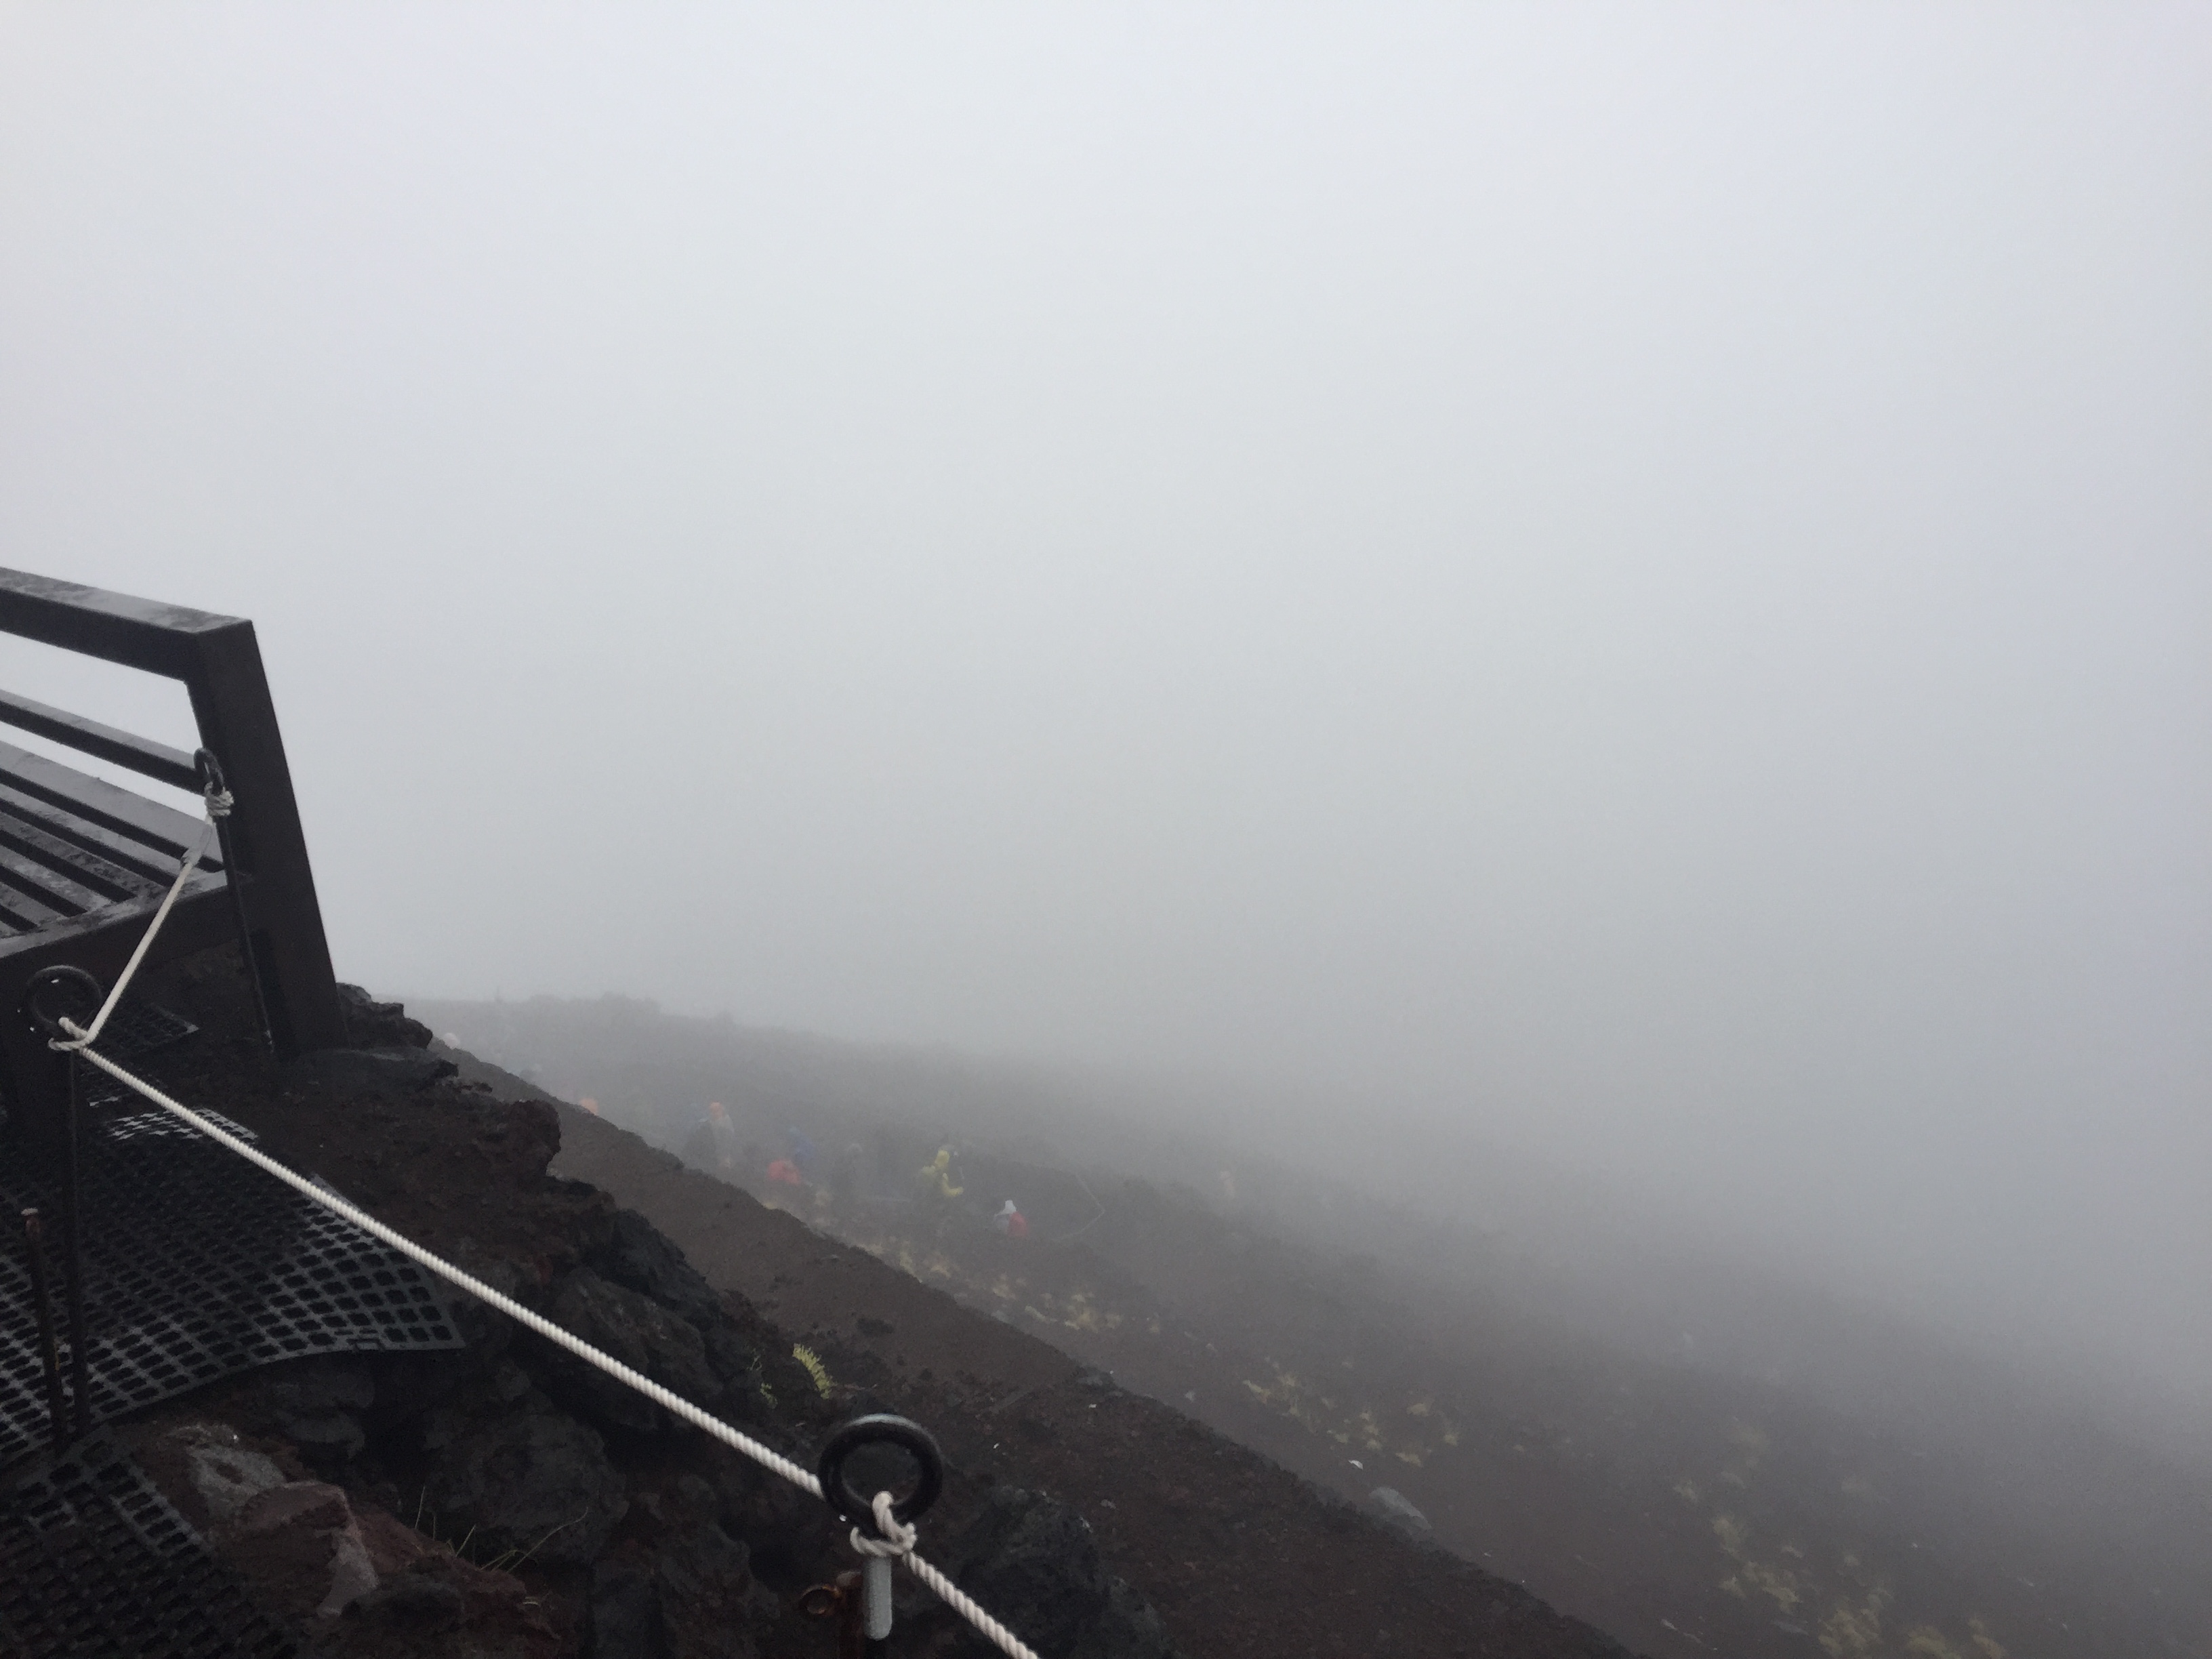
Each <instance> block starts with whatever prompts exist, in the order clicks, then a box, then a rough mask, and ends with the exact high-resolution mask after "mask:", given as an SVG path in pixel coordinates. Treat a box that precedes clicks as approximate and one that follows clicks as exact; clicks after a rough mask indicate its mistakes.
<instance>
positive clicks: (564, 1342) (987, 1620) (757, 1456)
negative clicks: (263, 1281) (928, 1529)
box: [46, 787, 1095, 1659]
mask: <svg viewBox="0 0 2212 1659" xmlns="http://www.w3.org/2000/svg"><path fill="white" fill-rule="evenodd" d="M204 793H205V795H206V798H207V814H208V821H207V828H206V829H204V830H202V831H201V832H200V838H199V840H198V842H197V843H196V844H195V845H194V846H193V848H192V850H191V853H190V854H187V855H186V856H185V861H184V863H183V864H182V865H181V866H179V868H178V870H177V878H176V880H175V881H173V882H172V883H171V884H169V890H168V892H167V894H165V895H164V896H162V899H161V906H160V908H157V909H156V910H155V912H154V919H153V921H150V922H149V923H148V924H147V926H146V932H145V933H144V934H143V936H142V937H141V938H140V939H139V941H138V948H137V950H136V951H132V952H131V960H130V961H129V962H127V963H125V964H124V968H123V972H122V973H121V975H118V977H117V979H116V981H115V988H114V989H113V990H112V991H110V992H109V993H108V994H107V1000H106V1002H104V1003H102V1004H100V1012H98V1013H97V1014H94V1016H93V1019H92V1024H90V1025H88V1026H84V1025H79V1024H77V1023H76V1021H75V1020H73V1019H70V1018H62V1019H60V1020H58V1021H57V1022H56V1023H57V1024H59V1025H60V1026H61V1028H62V1029H63V1030H64V1031H67V1032H68V1033H69V1034H70V1035H69V1036H68V1037H67V1038H66V1039H64V1038H61V1037H55V1038H53V1039H52V1040H51V1041H50V1042H48V1043H47V1045H46V1046H47V1047H48V1048H52V1049H55V1050H57V1051H58V1052H59V1053H62V1054H80V1055H82V1057H83V1058H84V1059H86V1060H90V1061H91V1062H92V1063H93V1064H94V1066H99V1067H100V1070H101V1071H103V1072H105V1073H107V1074H108V1076H110V1077H112V1078H113V1079H115V1080H116V1081H117V1082H118V1083H120V1084H123V1085H126V1086H127V1087H129V1088H131V1089H135V1090H137V1091H138V1092H139V1093H140V1094H142V1095H143V1096H145V1097H146V1098H147V1099H149V1100H150V1101H152V1102H153V1103H155V1105H156V1106H159V1107H161V1109H163V1110H164V1111H167V1112H169V1113H172V1114H173V1115H175V1116H177V1117H179V1118H181V1119H182V1120H183V1121H185V1122H186V1123H188V1124H190V1125H191V1127H193V1128H195V1129H197V1131H199V1133H202V1134H204V1135H205V1136H206V1137H207V1138H208V1139H210V1140H212V1141H214V1142H216V1144H217V1145H218V1146H225V1147H228V1149H229V1150H230V1151H232V1152H236V1153H237V1154H238V1155H239V1156H240V1158H244V1159H245V1160H246V1162H247V1163H249V1164H252V1165H253V1166H254V1167H255V1168H256V1169H258V1170H261V1171H263V1172H264V1174H267V1175H272V1176H276V1179H277V1180H279V1181H281V1182H283V1183H284V1184H285V1185H286V1186H288V1187H289V1188H292V1189H293V1191H295V1192H296V1193H299V1194H301V1195H302V1196H304V1197H307V1198H310V1199H313V1200H314V1201H315V1202H316V1203H318V1204H319V1205H321V1206H323V1207H324V1208H325V1209H326V1210H328V1211H330V1212H332V1213H333V1214H336V1215H340V1216H343V1217H344V1218H345V1219H347V1220H348V1221H350V1222H351V1223H353V1225H355V1226H356V1227H358V1228H360V1229H361V1230H362V1231H363V1232H365V1233H367V1234H368V1235H369V1236H370V1237H373V1238H377V1239H380V1240H382V1241H383V1242H384V1243H386V1244H388V1245H390V1246H391V1247H392V1249H395V1250H397V1251H398V1252H399V1254H400V1255H404V1256H405V1257H406V1258H407V1259H408V1260H409V1261H412V1262H415V1263H416V1265H418V1266H420V1267H428V1269H429V1270H430V1271H431V1272H432V1273H435V1274H437V1275H438V1277H439V1278H441V1279H444V1280H446V1281H447V1283H448V1284H451V1285H458V1286H459V1288H460V1289H462V1290H465V1291H467V1292H468V1293H469V1294H470V1295H471V1296H472V1297H476V1298H477V1300H478V1301H479V1302H482V1303H483V1304H486V1305H487V1306H489V1307H493V1308H496V1309H498V1310H499V1311H500V1312H501V1313H503V1314H505V1315H506V1316H507V1317H508V1318H510V1319H513V1320H514V1321H516V1322H518V1323H520V1324H522V1325H525V1326H526V1327H528V1328H530V1329H531V1330H533V1331H535V1332H537V1333H538V1335H540V1336H542V1337H544V1339H545V1340H547V1341H549V1342H553V1343H556V1344H558V1345H559V1346H562V1347H563V1348H566V1349H567V1350H568V1352H570V1353H573V1354H574V1355H575V1356H576V1357H577V1358H579V1359H581V1360H583V1361H585V1362H586V1364H592V1365H596V1366H597V1367H598V1368H599V1370H603V1371H605V1373H606V1374H607V1375H608V1376H611V1377H613V1378H614V1379H615V1380H616V1381H617V1383H624V1384H627V1385H628V1386H629V1387H630V1388H632V1389H636V1390H637V1392H638V1393H640V1394H641V1395H644V1396H645V1397H646V1398H647V1400H650V1401H653V1404H655V1405H656V1406H659V1407H661V1408H662V1409H663V1410H665V1411H667V1412H670V1413H673V1414H674V1415H676V1416H677V1417H679V1418H681V1419H683V1420H684V1421H685V1422H686V1423H689V1424H690V1425H691V1426H692V1427H694V1428H696V1429H700V1430H703V1431H705V1432H706V1433H708V1434H710V1435H712V1436H713V1437H714V1438H715V1439H717V1440H719V1441H720V1442H721V1443H723V1444H724V1445H726V1446H728V1447H730V1448H731V1449H732V1450H735V1451H740V1452H743V1453H744V1455H746V1456H747V1457H750V1458H751V1459H752V1460H753V1462H756V1463H758V1464H759V1465H760V1466H761V1467H762V1468H765V1469H769V1470H771V1471H773V1472H774V1473H775V1474H780V1475H781V1476H782V1477H783V1478H784V1479H785V1480H788V1481H790V1482H791V1484H792V1485H793V1486H797V1487H798V1488H799V1490H800V1491H802V1492H811V1493H812V1494H813V1495H814V1496H815V1497H817V1498H819V1497H821V1496H822V1482H821V1480H819V1479H818V1478H817V1476H816V1475H815V1474H814V1473H813V1471H812V1470H811V1469H807V1468H802V1467H801V1466H800V1465H799V1464H797V1463H794V1462H792V1461H791V1460H790V1459H789V1458H787V1457H786V1456H784V1455H782V1454H781V1452H778V1451H775V1450H773V1449H770V1448H769V1447H767V1446H763V1444H761V1443H760V1442H759V1441H757V1440H756V1439H754V1438H753V1437H751V1436H750V1435H747V1434H741V1433H739V1432H738V1431H737V1430H735V1429H733V1428H732V1427H731V1426H730V1425H728V1424H726V1423H725V1422H723V1421H722V1420H721V1419H719V1418H716V1417H710V1416H709V1415H708V1413H705V1412H703V1411H701V1410H700V1409H699V1407H696V1406H695V1405H693V1404H692V1403H691V1402H690V1401H688V1400H686V1399H684V1397H683V1396H682V1395H678V1394H673V1393H671V1392H670V1391H669V1390H668V1389H665V1388H663V1387H661V1385H660V1384H659V1383H656V1382H654V1381H653V1379H652V1378H651V1377H649V1376H646V1375H645V1374H644V1373H642V1372H641V1371H635V1370H631V1369H630V1368H629V1366H627V1365H625V1364H623V1363H622V1361H620V1360H619V1359H617V1358H614V1357H613V1356H612V1355H611V1354H605V1353H601V1352H599V1350H598V1349H597V1348H595V1347H593V1346H592V1345H591V1344H590V1343H588V1342H586V1341H584V1340H582V1339H581V1338H580V1337H576V1336H572V1335H570V1334H568V1332H567V1331H564V1330H562V1328H560V1327H559V1326H558V1325H556V1324H555V1323H554V1322H552V1321H551V1320H550V1319H548V1318H546V1317H545V1316H544V1315H543V1314H539V1313H536V1312H533V1311H532V1310H530V1309H528V1308H526V1307H524V1306H523V1305H522V1304H520V1302H517V1301H516V1300H515V1299H514V1298H513V1297H511V1296H507V1295H504V1294H502V1293H501V1292H500V1291H495V1290H494V1289H493V1288H492V1287H491V1286H490V1285H487V1284H485V1283H484V1282H483V1280H482V1279H477V1278H476V1277H475V1276H474V1275H472V1274H470V1273H463V1272H462V1271H461V1270H460V1269H459V1267H454V1266H453V1264H452V1263H451V1262H449V1261H445V1260H443V1259H442V1258H441V1257H439V1256H435V1255H431V1253H430V1252H429V1251H428V1250H426V1249H423V1248H422V1246H421V1245H420V1244H417V1243H415V1242H414V1241H413V1240H412V1239H410V1238H409V1237H406V1236H405V1235H404V1234H403V1233H398V1232H395V1231H392V1229H391V1228H389V1227H387V1226H386V1225H384V1224H383V1223H382V1222H381V1221H379V1220H378V1219H377V1218H375V1217H374V1216H373V1215H370V1214H369V1213H368V1212H367V1211H365V1210H360V1209H356V1208H355V1207H354V1206H352V1205H351V1204H349V1203H347V1202H346V1200H344V1199H343V1198H340V1197H339V1196H338V1195H337V1194H336V1193H333V1192H329V1191H326V1190H325V1188H320V1187H318V1186H317V1185H315V1183H314V1182H312V1181H309V1180H307V1178H306V1177H305V1176H301V1175H299V1174H297V1173H296V1172H295V1171H293V1170H288V1169H286V1168H285V1167H284V1166H283V1164H279V1163H278V1162H277V1161H276V1159H275V1158H271V1157H270V1156H269V1155H268V1154H267V1153H266V1152H263V1151H261V1150H260V1149H259V1148H258V1147H256V1146H249V1145H248V1144H247V1143H246V1142H245V1141H243V1140H240V1139H239V1138H238V1137H237V1136H236V1135H234V1134H232V1133H229V1132H228V1131H227V1130H224V1129H222V1128H219V1127H216V1125H215V1124H213V1123H211V1122H210V1121H208V1120H207V1119H206V1118H204V1117H202V1116H201V1115H199V1114H198V1113H197V1112H195V1111H194V1110H192V1109H191V1107H189V1106H184V1105H180V1104H179V1103H177V1102H176V1101H173V1100H172V1099H170V1098H169V1097H168V1096H167V1095H165V1094H163V1093H162V1092H161V1091H160V1090H159V1089H156V1088H155V1087H154V1085H152V1084H150V1083H148V1082H146V1081H145V1080H144V1079H140V1078H136V1077H133V1076H131V1073H128V1072H126V1071H125V1070H124V1069H123V1068H122V1067H121V1066H118V1065H117V1064H116V1063H115V1062H114V1061H113V1060H110V1059H109V1058H108V1057H107V1056H106V1054H99V1053H96V1052H94V1049H93V1048H92V1047H91V1044H92V1042H93V1040H94V1038H96V1037H97V1036H99V1035H100V1028H101V1027H102V1026H104V1025H106V1024H107V1017H108V1016H109V1015H110V1014H112V1013H113V1012H115V1005H116V1004H117V1003H118V1002H120V1001H121V1000H123V993H124V990H125V987H127V986H129V984H130V983H131V975H134V974H136V973H137V971H138V965H139V963H142V962H143V961H144V960H145V959H146V952H147V951H148V950H149V949H150V948H151V947H152V945H153V943H154V936H155V934H156V933H160V932H161V924H162V923H163V922H165V921H167V920H168V919H169V911H170V909H171V908H172V907H173V906H174V905H175V903H176V902H177V895H178V894H179V893H181V892H183V891H184V890H185V882H186V881H187V880H188V879H189V878H191V873H192V871H193V870H194V869H195V868H196V867H197V866H198V864H199V861H200V860H201V858H202V857H203V856H204V854H206V852H207V846H208V842H209V840H210V837H212V836H214V834H215V833H216V822H217V820H219V819H222V818H226V817H229V816H230V812H231V808H232V806H233V805H234V801H233V799H232V797H231V794H230V792H229V791H228V790H226V789H216V788H214V787H210V788H208V789H207V790H206V791H205V792H204ZM230 878H231V879H232V880H233V881H235V880H236V879H237V878H238V877H237V872H235V871H233V872H230ZM1094 1201H1095V1200H1094ZM875 1514H876V1522H877V1525H878V1526H879V1527H880V1528H882V1529H883V1533H884V1538H885V1539H888V1540H890V1542H889V1543H884V1542H879V1541H877V1540H875V1539H864V1538H863V1537H862V1536H861V1535H860V1528H858V1527H855V1528H853V1547H854V1549H856V1550H858V1551H859V1552H860V1553H861V1554H863V1555H866V1556H872V1557H876V1558H878V1559H885V1558H891V1557H896V1558H898V1559H902V1560H904V1561H905V1563H906V1565H907V1568H908V1571H911V1572H912V1573H913V1574H914V1576H915V1577H917V1578H919V1579H921V1582H922V1583H925V1584H927V1585H928V1586H929V1588H930V1589H933V1590H934V1591H936V1592H937V1594H938V1595H939V1597H940V1598H941V1599H942V1600H943V1601H945V1604H946V1605H947V1606H949V1607H951V1608H952V1609H953V1611H954V1612H956V1613H958V1614H959V1615H960V1616H961V1617H962V1618H963V1619H965V1620H967V1621H968V1622H969V1624H971V1625H973V1626H975V1628H976V1629H977V1630H979V1631H981V1632H982V1633H983V1634H984V1635H985V1636H987V1637H988V1638H991V1640H992V1641H993V1642H994V1643H995V1644H997V1645H998V1647H999V1650H1000V1651H1001V1652H1002V1653H1005V1654H1006V1655H1007V1656H1009V1659H1037V1655H1036V1650H1034V1649H1032V1648H1031V1647H1030V1645H1029V1644H1027V1643H1025V1642H1024V1641H1023V1640H1022V1639H1021V1638H1019V1637H1018V1636H1016V1635H1015V1634H1014V1633H1013V1632H1012V1631H1010V1630H1008V1629H1007V1628H1006V1626H1004V1625H1002V1624H1000V1622H999V1621H998V1620H995V1619H994V1618H993V1617H991V1615H990V1614H989V1613H986V1612H984V1611H983V1609H982V1608H981V1607H978V1606H977V1605H976V1604H975V1601H973V1600H972V1599H971V1598H970V1597H969V1595H967V1593H966V1592H965V1591H963V1589H961V1588H960V1587H959V1586H958V1585H957V1584H956V1583H953V1582H952V1581H951V1579H950V1578H947V1577H945V1575H944V1574H943V1573H941V1572H939V1571H938V1570H937V1569H936V1568H935V1567H933V1566H932V1565H930V1564H929V1563H928V1562H927V1561H925V1560H923V1559H921V1557H920V1556H919V1555H916V1554H915V1553H914V1546H915V1537H916V1536H917V1534H916V1533H915V1529H914V1528H912V1527H910V1526H906V1525H904V1524H902V1522H899V1521H898V1519H897V1518H896V1516H894V1515H893V1514H892V1513H891V1495H890V1493H889V1492H878V1493H877V1494H876V1501H875Z"/></svg>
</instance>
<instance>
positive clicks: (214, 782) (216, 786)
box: [192, 749, 276, 1054]
mask: <svg viewBox="0 0 2212 1659" xmlns="http://www.w3.org/2000/svg"><path fill="white" fill-rule="evenodd" d="M192 760H193V763H195V764H196V765H197V766H198V768H199V770H200V779H201V781H202V783H203V785H204V787H205V788H206V789H207V791H208V792H209V793H211V794H225V793H228V789H227V787H225V785H224V783H223V781H222V762H221V761H219V760H217V759H216V757H215V753H214V751H213V750H207V749H203V750H199V751H198V752H197V753H196V754H195V755H193V757H192ZM215 842H216V848H217V850H218V851H220V852H221V853H222V880H223V885H224V886H226V887H228V888H229V889H230V903H231V908H232V909H234V910H235V911H236V912H237V913H238V954H239V958H240V961H242V962H243V963H245V964H246V983H247V984H248V985H250V986H252V987H253V1012H254V1016H255V1018H258V1019H259V1020H260V1022H261V1041H262V1042H263V1043H264V1045H265V1046H266V1047H267V1048H268V1050H269V1052H270V1054H275V1053H276V1027H275V1026H273V1025H271V1024H270V1023H269V999H268V996H267V994H265V993H264V991H263V990H262V988H261V969H260V967H259V964H258V963H256V962H255V961H254V959H253V927H252V923H251V922H249V921H247V920H246V872H244V871H243V870H240V868H239V867H238V843H237V841H236V838H235V837H234V836H232V834H231V833H230V814H229V813H228V812H225V813H224V814H223V815H222V817H218V818H216V821H215Z"/></svg>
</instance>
